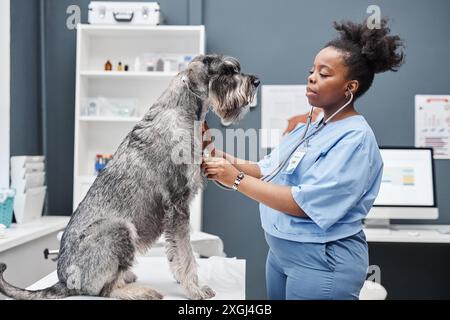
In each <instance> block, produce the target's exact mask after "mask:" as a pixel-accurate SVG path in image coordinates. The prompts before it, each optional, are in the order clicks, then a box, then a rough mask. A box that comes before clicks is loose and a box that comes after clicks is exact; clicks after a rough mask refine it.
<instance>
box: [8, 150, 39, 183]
mask: <svg viewBox="0 0 450 320" xmlns="http://www.w3.org/2000/svg"><path fill="white" fill-rule="evenodd" d="M44 161H45V157H44V156H14V157H11V180H12V181H14V180H18V179H19V180H21V179H25V174H27V173H36V172H44V171H45V163H44Z"/></svg>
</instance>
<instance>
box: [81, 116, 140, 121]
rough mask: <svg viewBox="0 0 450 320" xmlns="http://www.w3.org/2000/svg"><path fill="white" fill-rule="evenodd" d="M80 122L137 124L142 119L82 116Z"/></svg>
mask: <svg viewBox="0 0 450 320" xmlns="http://www.w3.org/2000/svg"><path fill="white" fill-rule="evenodd" d="M78 119H79V120H80V121H86V122H126V123H128V122H133V123H136V122H138V121H140V120H141V118H140V117H101V116H95V117H94V116H80V117H79V118H78Z"/></svg>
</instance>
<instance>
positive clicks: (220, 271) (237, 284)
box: [27, 257, 245, 300]
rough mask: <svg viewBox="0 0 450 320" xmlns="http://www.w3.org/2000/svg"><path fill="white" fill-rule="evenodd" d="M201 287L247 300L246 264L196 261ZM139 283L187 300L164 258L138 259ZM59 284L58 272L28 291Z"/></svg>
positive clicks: (223, 260)
mask: <svg viewBox="0 0 450 320" xmlns="http://www.w3.org/2000/svg"><path fill="white" fill-rule="evenodd" d="M197 263H198V276H199V281H200V284H202V285H203V284H207V285H209V286H210V287H211V288H212V289H214V291H215V292H216V296H215V297H214V298H213V299H216V300H230V299H231V300H233V299H236V300H243V299H245V260H242V259H235V258H223V257H211V258H208V259H197ZM132 270H133V272H134V273H135V274H136V275H137V277H138V280H137V283H138V284H141V285H143V286H149V287H151V288H153V289H155V290H157V291H159V292H160V293H161V294H163V295H164V299H166V300H185V299H187V298H186V296H185V295H184V292H183V288H182V287H181V285H180V284H178V283H176V281H175V280H174V278H173V276H172V274H171V273H170V270H169V265H168V262H167V259H166V258H165V257H138V258H137V264H136V265H135V266H134V267H133V269H132ZM57 281H58V277H57V275H56V271H54V272H52V273H51V274H49V275H48V276H46V277H45V278H43V279H41V280H39V281H38V282H36V283H35V284H33V285H31V286H30V287H28V288H27V289H29V290H39V289H43V288H46V287H49V286H51V285H53V284H55V283H56V282H57ZM66 299H72V300H92V299H96V300H98V299H101V300H105V299H107V298H100V297H88V296H75V297H69V298H66Z"/></svg>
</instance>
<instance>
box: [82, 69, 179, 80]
mask: <svg viewBox="0 0 450 320" xmlns="http://www.w3.org/2000/svg"><path fill="white" fill-rule="evenodd" d="M177 74H178V72H161V71H149V72H134V71H133V72H132V71H81V72H80V75H81V76H82V77H87V78H89V79H144V80H145V79H158V80H159V79H170V78H173V77H175V76H176V75H177Z"/></svg>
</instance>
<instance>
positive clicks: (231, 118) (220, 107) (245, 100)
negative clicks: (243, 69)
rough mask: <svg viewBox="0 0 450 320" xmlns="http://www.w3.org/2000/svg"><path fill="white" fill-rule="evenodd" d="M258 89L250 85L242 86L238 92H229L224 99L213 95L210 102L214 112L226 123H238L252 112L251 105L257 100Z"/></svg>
mask: <svg viewBox="0 0 450 320" xmlns="http://www.w3.org/2000/svg"><path fill="white" fill-rule="evenodd" d="M255 96H256V89H251V88H250V87H249V85H248V84H244V83H243V84H242V85H240V86H239V87H238V88H237V90H233V91H228V92H227V94H226V95H225V97H224V98H223V99H220V98H219V97H218V96H217V95H215V94H211V95H210V101H211V105H212V109H213V111H214V112H215V113H216V114H217V115H218V116H219V117H220V118H221V119H222V120H223V121H225V122H237V121H240V120H242V119H243V118H244V116H245V115H246V114H247V112H248V111H249V110H250V106H249V105H250V104H251V103H252V101H253V100H254V99H255Z"/></svg>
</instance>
